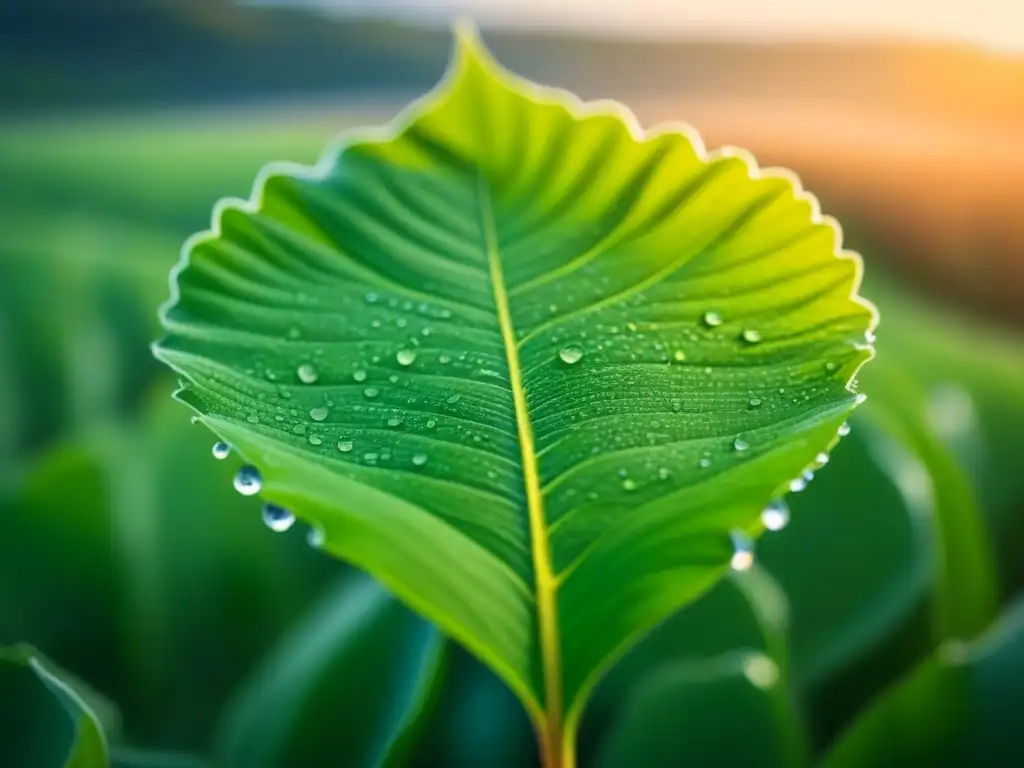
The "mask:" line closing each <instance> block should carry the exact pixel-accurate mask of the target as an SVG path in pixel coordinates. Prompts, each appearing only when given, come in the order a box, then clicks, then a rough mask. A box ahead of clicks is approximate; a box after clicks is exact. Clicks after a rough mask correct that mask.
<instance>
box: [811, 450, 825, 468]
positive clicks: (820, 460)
mask: <svg viewBox="0 0 1024 768" xmlns="http://www.w3.org/2000/svg"><path fill="white" fill-rule="evenodd" d="M814 463H815V465H816V466H818V468H821V467H824V466H825V465H826V464H828V454H827V453H825V452H824V451H822V452H821V453H819V454H818V455H817V456H815V457H814Z"/></svg>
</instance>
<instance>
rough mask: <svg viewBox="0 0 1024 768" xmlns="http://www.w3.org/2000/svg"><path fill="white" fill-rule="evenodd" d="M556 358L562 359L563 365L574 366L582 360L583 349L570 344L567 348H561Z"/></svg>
mask: <svg viewBox="0 0 1024 768" xmlns="http://www.w3.org/2000/svg"><path fill="white" fill-rule="evenodd" d="M558 356H559V357H560V358H562V362H563V363H566V364H568V365H575V364H576V363H578V362H579V361H580V360H582V359H583V347H581V346H579V345H578V344H570V345H569V346H568V347H562V348H561V349H560V350H559V351H558Z"/></svg>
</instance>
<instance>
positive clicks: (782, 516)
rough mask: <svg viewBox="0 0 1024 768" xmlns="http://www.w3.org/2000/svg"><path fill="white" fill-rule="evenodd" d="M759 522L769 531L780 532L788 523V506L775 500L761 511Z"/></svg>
mask: <svg viewBox="0 0 1024 768" xmlns="http://www.w3.org/2000/svg"><path fill="white" fill-rule="evenodd" d="M761 522H762V523H764V527H765V528H767V529H768V530H769V531H781V530H782V529H783V528H785V527H786V525H787V524H788V523H789V505H788V504H786V502H785V501H783V500H782V499H776V500H775V501H773V502H771V503H770V504H769V505H768V506H767V507H765V508H764V509H762V510H761Z"/></svg>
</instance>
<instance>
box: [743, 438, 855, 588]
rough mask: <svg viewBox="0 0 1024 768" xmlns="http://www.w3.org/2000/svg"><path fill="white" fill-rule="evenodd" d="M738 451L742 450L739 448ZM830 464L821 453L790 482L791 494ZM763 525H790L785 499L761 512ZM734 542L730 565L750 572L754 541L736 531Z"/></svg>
mask: <svg viewBox="0 0 1024 768" xmlns="http://www.w3.org/2000/svg"><path fill="white" fill-rule="evenodd" d="M838 434H839V437H846V436H847V435H848V434H850V425H849V424H846V423H845V422H844V423H843V425H842V426H840V427H839V430H838ZM737 450H740V449H739V448H738V447H737ZM826 464H828V454H827V453H824V452H822V453H819V454H818V455H817V456H815V458H814V463H813V464H812V465H811V466H810V467H808V468H807V469H805V470H803V472H801V473H800V474H799V475H797V476H796V477H794V478H793V479H792V480H790V481H789V492H790V493H800V491H802V490H804V489H805V488H807V485H808V484H809V483H810V482H811V481H812V480H813V479H814V473H815V471H816V470H818V469H820V468H821V467H823V466H825V465H826ZM761 524H762V525H763V526H764V528H765V530H767V531H781V530H782V529H783V528H785V527H786V526H787V525H788V524H789V505H788V504H787V503H786V501H785V499H782V498H778V499H774V500H773V501H771V502H769V503H768V505H767V506H766V507H765V508H764V509H762V510H761ZM730 538H731V540H732V550H733V553H732V559H731V560H730V562H729V565H730V566H731V567H732V569H733V570H734V571H740V572H742V571H748V570H750V569H751V567H753V565H754V540H753V539H752V538H751V537H750V536H749V535H747V533H745V532H744V531H741V530H735V531H733V532H732V533H731V534H730Z"/></svg>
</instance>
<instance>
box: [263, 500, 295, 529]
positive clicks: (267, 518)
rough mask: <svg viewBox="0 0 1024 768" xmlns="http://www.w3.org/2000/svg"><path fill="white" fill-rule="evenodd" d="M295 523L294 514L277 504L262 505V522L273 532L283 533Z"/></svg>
mask: <svg viewBox="0 0 1024 768" xmlns="http://www.w3.org/2000/svg"><path fill="white" fill-rule="evenodd" d="M294 523H295V515H293V514H292V513H291V512H289V511H288V510H287V509H285V508H284V507H279V506H277V504H264V505H263V524H264V525H265V526H267V528H269V529H270V530H272V531H274V533H284V532H285V531H287V530H288V529H289V528H291V527H292V525H293V524H294Z"/></svg>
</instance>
